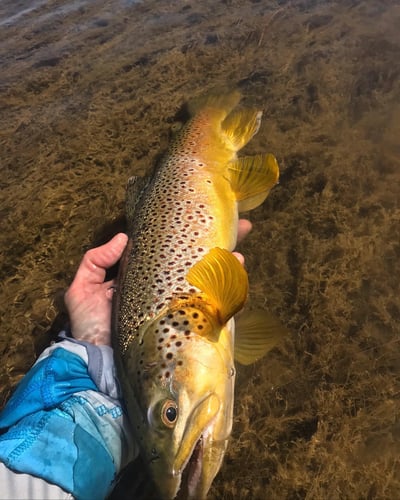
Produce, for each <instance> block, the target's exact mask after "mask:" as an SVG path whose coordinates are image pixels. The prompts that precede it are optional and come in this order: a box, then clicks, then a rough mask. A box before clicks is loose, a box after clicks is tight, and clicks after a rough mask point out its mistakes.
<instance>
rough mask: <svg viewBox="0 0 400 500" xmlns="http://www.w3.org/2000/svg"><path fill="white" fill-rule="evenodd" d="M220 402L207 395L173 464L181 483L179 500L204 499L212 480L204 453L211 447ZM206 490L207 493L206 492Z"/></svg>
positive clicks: (188, 426)
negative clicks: (187, 499) (189, 499)
mask: <svg viewBox="0 0 400 500" xmlns="http://www.w3.org/2000/svg"><path fill="white" fill-rule="evenodd" d="M220 406H221V404H220V400H219V398H218V397H217V396H216V395H215V394H210V395H208V396H207V397H206V398H205V399H204V400H203V401H202V402H201V403H200V404H199V405H198V406H197V407H196V408H195V409H194V411H193V413H192V415H191V417H190V419H189V420H188V422H187V425H186V429H185V432H184V437H183V439H182V442H181V445H180V447H179V449H178V452H177V454H176V457H175V460H174V466H173V475H174V476H175V478H176V479H177V480H178V482H179V483H180V484H179V486H178V488H179V495H178V497H177V498H196V499H198V498H203V497H204V496H205V494H206V493H207V490H208V487H209V484H211V481H212V479H213V478H214V475H215V474H214V475H213V476H212V478H211V480H210V478H209V472H210V469H209V467H208V466H205V464H204V457H205V449H207V450H208V449H210V448H211V447H212V446H213V443H212V428H213V423H214V421H215V418H216V416H217V414H218V412H219V410H220ZM203 490H205V491H203Z"/></svg>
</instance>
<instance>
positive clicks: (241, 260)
mask: <svg viewBox="0 0 400 500" xmlns="http://www.w3.org/2000/svg"><path fill="white" fill-rule="evenodd" d="M232 253H233V255H234V256H235V257H236V258H237V260H238V261H239V262H240V263H241V264H242V266H244V257H243V255H242V254H241V253H239V252H232Z"/></svg>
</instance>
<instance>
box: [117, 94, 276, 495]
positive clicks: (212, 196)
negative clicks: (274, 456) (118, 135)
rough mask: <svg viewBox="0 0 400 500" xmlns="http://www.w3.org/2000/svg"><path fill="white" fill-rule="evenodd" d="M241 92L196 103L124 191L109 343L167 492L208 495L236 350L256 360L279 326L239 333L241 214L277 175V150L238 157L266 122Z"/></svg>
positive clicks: (145, 454)
mask: <svg viewBox="0 0 400 500" xmlns="http://www.w3.org/2000/svg"><path fill="white" fill-rule="evenodd" d="M239 100H240V94H239V93H238V92H236V91H234V92H229V93H225V94H222V95H209V96H205V97H201V98H198V99H197V100H194V101H193V102H192V105H191V112H192V116H193V117H192V118H191V120H190V121H189V122H188V123H187V124H186V125H185V126H184V127H183V129H182V130H181V131H180V132H179V134H178V135H177V137H176V139H175V141H174V142H173V144H172V146H171V147H170V149H169V151H168V153H167V155H166V156H165V158H164V160H163V161H162V162H161V163H160V165H159V166H158V168H157V170H156V171H155V173H154V175H153V176H152V178H151V179H149V180H144V179H140V178H136V177H134V178H131V179H130V180H129V183H128V188H127V220H128V236H129V243H128V246H127V249H126V251H125V254H124V256H123V259H122V260H121V264H120V275H119V284H118V290H117V293H116V299H115V303H114V313H113V342H114V348H115V357H116V363H117V368H118V373H119V377H120V381H121V385H122V389H123V393H124V398H125V400H126V404H127V409H128V413H129V416H130V420H131V424H132V429H133V432H134V435H135V438H136V440H137V443H138V444H139V448H140V451H141V455H142V458H143V460H144V461H145V462H146V464H147V465H148V468H149V470H150V473H151V476H152V477H153V479H154V482H155V485H156V487H157V489H158V491H159V494H160V497H161V498H165V499H172V498H174V497H175V496H176V495H177V494H178V492H180V495H182V497H184V498H193V499H200V498H204V497H205V496H206V494H207V492H208V490H209V488H210V485H211V483H212V481H213V479H214V477H215V475H216V473H217V472H218V470H219V468H220V465H221V462H222V459H223V456H224V453H225V450H226V446H227V440H228V438H229V435H230V432H231V427H232V411H233V399H234V380H235V366H234V358H236V359H237V360H239V361H240V362H242V363H249V362H252V361H254V360H255V359H257V358H259V357H261V356H262V355H264V354H265V352H266V351H267V350H268V349H269V348H271V347H272V346H273V345H274V344H275V343H276V341H277V339H278V338H279V337H280V336H281V333H282V331H281V328H280V325H279V323H277V322H276V321H274V320H271V319H270V318H269V317H268V316H266V315H263V314H262V313H259V314H258V315H255V316H253V317H252V318H250V319H244V320H243V321H242V323H243V325H242V327H243V328H242V330H243V334H242V333H240V335H239V331H238V333H237V336H236V340H235V334H234V329H235V327H234V320H233V316H234V315H235V314H236V313H237V312H238V311H240V310H241V309H242V307H243V305H244V303H245V301H246V299H247V294H248V278H247V273H246V271H245V270H244V268H243V267H242V266H241V264H240V263H239V261H238V260H237V259H236V258H235V257H234V256H233V255H232V254H231V251H232V250H233V249H234V247H235V245H236V236H237V224H238V211H241V210H249V209H252V208H254V207H256V206H258V205H259V204H260V203H262V202H263V200H264V199H265V197H266V196H267V195H268V192H269V190H270V189H271V187H272V186H273V185H274V184H275V183H276V182H277V181H278V176H279V170H278V165H277V162H276V160H275V158H274V156H273V155H270V154H267V155H257V156H254V157H244V158H237V156H236V152H237V151H238V150H239V149H240V148H242V147H243V146H244V145H245V144H246V143H247V142H248V141H249V140H250V139H251V137H252V136H253V135H254V134H255V133H256V132H257V130H258V128H259V125H260V120H261V113H260V112H258V111H254V110H241V109H237V105H238V103H239ZM265 322H269V325H268V327H267V328H268V329H269V334H267V335H264V334H263V329H265V326H266V325H263V323H265ZM237 329H238V330H239V327H237ZM246 330H247V334H246ZM234 344H235V345H234Z"/></svg>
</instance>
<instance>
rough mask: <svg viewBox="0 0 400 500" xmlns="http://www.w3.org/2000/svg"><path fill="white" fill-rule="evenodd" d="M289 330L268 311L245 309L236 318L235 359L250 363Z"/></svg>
mask: <svg viewBox="0 0 400 500" xmlns="http://www.w3.org/2000/svg"><path fill="white" fill-rule="evenodd" d="M287 333H288V330H287V329H286V328H285V327H284V326H282V325H281V323H280V322H279V320H278V319H277V318H275V317H274V316H272V315H271V314H269V313H268V312H266V311H263V310H258V311H245V312H244V313H242V314H241V315H240V316H239V318H238V319H237V320H236V328H235V360H236V361H238V362H239V363H240V364H242V365H250V364H251V363H254V362H255V361H257V360H258V359H260V358H262V357H263V356H264V355H265V354H266V353H267V352H268V351H270V350H271V349H272V348H273V347H274V346H275V345H276V344H277V343H278V342H279V341H280V340H281V339H282V338H283V337H284V336H285V335H286V334H287Z"/></svg>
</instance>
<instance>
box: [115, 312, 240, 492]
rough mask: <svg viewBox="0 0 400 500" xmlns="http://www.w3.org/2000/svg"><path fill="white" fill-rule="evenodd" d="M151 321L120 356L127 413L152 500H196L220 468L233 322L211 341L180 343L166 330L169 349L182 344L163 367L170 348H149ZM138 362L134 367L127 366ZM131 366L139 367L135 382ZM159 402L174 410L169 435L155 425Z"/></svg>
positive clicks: (229, 400)
mask: <svg viewBox="0 0 400 500" xmlns="http://www.w3.org/2000/svg"><path fill="white" fill-rule="evenodd" d="M173 319H174V318H171V319H169V321H171V322H173ZM159 321H164V320H162V319H160V320H159ZM159 321H158V322H156V324H154V325H153V326H150V330H147V332H146V335H144V339H143V344H142V345H141V346H140V349H139V350H137V349H136V348H134V346H132V349H128V351H127V352H126V353H125V356H124V357H123V363H122V364H121V365H120V366H119V370H120V373H121V374H122V377H121V382H122V385H123V391H124V394H125V399H126V404H127V409H128V414H129V416H130V419H131V422H132V427H133V431H134V435H135V438H136V441H137V442H138V444H139V447H140V449H141V455H142V458H143V459H144V461H145V463H146V464H147V467H148V470H149V473H150V475H151V477H152V479H153V482H154V484H155V486H156V488H157V490H158V494H159V497H160V498H161V499H163V500H171V499H173V498H175V497H176V496H178V498H180V497H181V495H183V496H182V498H191V499H201V498H205V497H206V494H207V492H208V489H209V488H210V486H211V483H212V481H213V479H214V477H215V476H216V474H217V472H218V470H219V468H220V466H221V462H222V459H223V456H224V453H225V449H226V446H227V441H228V438H229V436H230V433H231V428H232V413H233V391H234V380H235V376H234V375H235V371H234V368H233V359H232V354H233V353H232V342H233V339H232V334H233V328H232V325H233V321H230V322H229V324H228V325H227V326H224V327H222V329H221V332H220V336H219V341H218V342H210V341H208V340H207V339H205V338H203V337H201V336H198V335H196V334H191V335H185V334H184V333H183V335H184V337H185V338H183V337H182V336H180V334H182V332H178V331H173V330H172V329H171V330H170V335H171V337H174V342H176V343H177V344H181V343H182V345H181V346H180V347H179V348H178V351H177V352H175V353H174V356H173V358H172V359H171V360H169V359H168V357H166V354H168V352H171V351H170V350H171V348H172V347H169V348H167V351H168V352H164V351H163V350H159V349H158V348H157V347H156V348H155V350H151V348H150V344H151V342H150V339H153V338H154V336H155V333H154V331H155V330H153V331H151V330H152V329H153V328H155V329H156V330H158V328H157V326H158V323H159ZM165 325H166V323H164V325H163V326H165ZM175 337H176V338H175ZM165 343H166V341H164V342H163V343H162V344H165ZM137 347H139V346H137ZM142 349H143V350H142ZM142 353H144V354H143V355H142ZM157 354H158V355H159V356H160V357H159V358H157V357H156V356H157ZM138 357H139V359H140V360H142V361H143V362H142V364H141V365H140V363H138V362H135V361H134V360H135V359H138ZM133 366H135V367H136V368H134V369H133V370H131V367H133ZM138 366H143V367H144V368H142V371H141V375H140V376H138V372H137V367H138ZM166 401H171V402H173V403H174V404H176V408H177V409H178V418H177V420H176V423H175V424H174V425H173V426H171V427H169V428H168V426H165V425H163V424H162V422H161V419H160V415H161V413H162V411H161V409H162V408H163V407H164V405H165V402H166Z"/></svg>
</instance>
